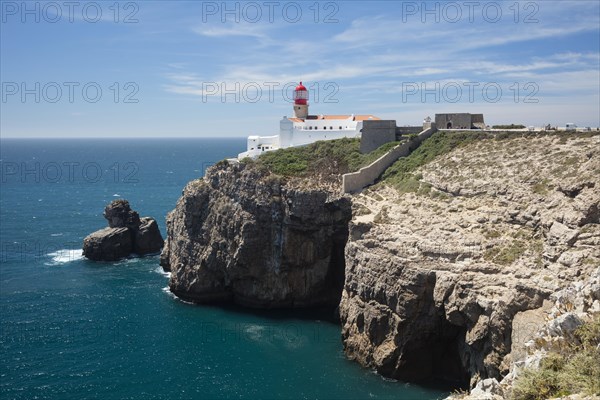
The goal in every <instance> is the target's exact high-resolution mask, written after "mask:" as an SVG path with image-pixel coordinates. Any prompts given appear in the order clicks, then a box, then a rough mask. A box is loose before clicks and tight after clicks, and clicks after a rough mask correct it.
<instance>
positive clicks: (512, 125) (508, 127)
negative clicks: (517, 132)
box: [492, 124, 526, 129]
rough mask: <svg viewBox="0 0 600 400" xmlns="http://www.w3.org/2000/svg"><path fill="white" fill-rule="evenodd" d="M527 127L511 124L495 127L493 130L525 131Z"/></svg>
mask: <svg viewBox="0 0 600 400" xmlns="http://www.w3.org/2000/svg"><path fill="white" fill-rule="evenodd" d="M525 128H526V126H525V125H521V124H510V125H494V126H492V129H525Z"/></svg>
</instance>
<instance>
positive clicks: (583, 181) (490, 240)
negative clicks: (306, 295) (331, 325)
mask: <svg viewBox="0 0 600 400" xmlns="http://www.w3.org/2000/svg"><path fill="white" fill-rule="evenodd" d="M598 148H600V136H595V137H587V138H573V139H570V140H567V141H564V140H561V139H560V138H558V137H552V136H542V137H539V138H517V139H510V140H504V141H502V140H483V141H480V142H476V143H472V144H470V145H467V146H462V147H459V148H457V149H455V150H454V151H452V152H450V153H449V154H446V155H444V156H442V157H439V158H438V159H436V160H435V161H433V162H431V163H429V164H427V165H425V166H424V167H421V168H420V169H419V170H418V171H416V172H415V176H416V177H418V178H415V179H421V181H420V185H421V187H420V188H419V190H417V191H416V192H413V193H399V192H397V191H396V190H394V189H392V188H390V187H386V186H385V185H379V186H378V187H376V188H374V189H372V190H369V191H366V192H364V193H363V194H361V195H358V196H356V197H355V198H354V199H353V200H354V201H353V211H354V214H355V216H354V218H353V220H352V224H351V229H350V238H349V242H348V244H347V246H346V281H345V285H344V290H343V293H342V300H341V303H340V315H341V322H342V337H343V343H344V349H345V351H346V353H347V355H348V356H349V357H350V358H352V359H355V360H357V361H358V362H360V363H361V364H363V365H364V366H367V367H371V368H375V369H376V370H377V371H378V372H380V373H381V374H383V375H385V376H389V377H394V378H399V379H408V380H413V379H421V378H426V377H428V376H431V375H432V374H434V375H438V376H443V377H447V378H449V379H455V380H457V381H459V382H462V383H463V385H465V386H467V385H468V384H469V383H470V384H471V385H472V386H473V385H475V383H476V382H478V381H479V380H484V379H486V378H490V379H496V380H498V381H499V380H500V379H501V378H502V377H503V376H505V375H506V374H507V373H508V372H509V370H510V369H511V366H512V364H513V362H514V359H513V355H512V354H511V349H512V347H513V346H512V345H513V338H512V335H511V333H512V332H513V330H514V321H515V316H517V315H520V313H523V312H527V311H528V310H535V309H540V308H541V307H542V306H543V305H544V301H545V300H548V299H549V298H550V297H551V295H552V294H553V293H556V292H557V291H559V290H561V289H563V288H565V287H566V286H568V285H570V284H573V283H574V282H578V281H581V280H584V279H586V277H589V276H591V274H592V273H593V271H594V270H595V269H596V268H597V267H598V266H599V265H600V225H599V222H600V220H599V213H598V205H599V202H600V159H599V158H598V153H597V149H598ZM539 321H543V318H541V320H540V319H538V322H539ZM530 323H532V324H535V320H531V321H530ZM484 383H485V384H484ZM480 386H484V387H486V388H488V389H489V390H491V391H493V388H492V386H494V385H492V384H491V383H490V381H486V382H483V383H482V384H481V385H480Z"/></svg>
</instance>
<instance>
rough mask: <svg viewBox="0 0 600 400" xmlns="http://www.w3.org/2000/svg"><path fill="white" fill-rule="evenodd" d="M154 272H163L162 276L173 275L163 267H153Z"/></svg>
mask: <svg viewBox="0 0 600 400" xmlns="http://www.w3.org/2000/svg"><path fill="white" fill-rule="evenodd" d="M153 271H154V272H156V273H157V274H161V275H162V276H166V277H167V278H170V277H171V273H170V272H167V271H165V270H164V269H163V268H162V267H156V268H154V269H153Z"/></svg>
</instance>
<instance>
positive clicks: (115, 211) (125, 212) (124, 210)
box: [103, 199, 141, 229]
mask: <svg viewBox="0 0 600 400" xmlns="http://www.w3.org/2000/svg"><path fill="white" fill-rule="evenodd" d="M103 215H104V218H106V220H107V221H108V226H109V227H110V228H124V227H127V228H130V229H138V227H139V226H140V223H141V222H140V216H139V214H138V213H137V212H136V211H133V210H132V209H131V207H130V206H129V202H128V201H127V200H124V199H119V200H114V201H112V202H111V203H110V204H109V205H107V206H106V208H105V209H104V214H103Z"/></svg>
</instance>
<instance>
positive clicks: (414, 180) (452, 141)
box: [382, 131, 491, 193]
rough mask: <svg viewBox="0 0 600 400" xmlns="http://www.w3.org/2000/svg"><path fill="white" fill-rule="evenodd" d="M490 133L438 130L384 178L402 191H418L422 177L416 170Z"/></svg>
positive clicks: (385, 174) (488, 135)
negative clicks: (415, 173)
mask: <svg viewBox="0 0 600 400" xmlns="http://www.w3.org/2000/svg"><path fill="white" fill-rule="evenodd" d="M490 137H491V135H490V134H486V133H484V132H481V131H475V132H462V131H461V132H436V133H434V134H433V136H431V137H430V138H429V139H427V140H425V141H424V142H423V143H422V144H421V146H419V148H417V149H416V150H415V151H413V152H412V153H411V154H410V155H409V156H408V157H403V158H401V159H399V160H398V161H396V162H395V163H394V164H393V165H392V166H391V167H390V168H388V169H387V171H385V173H384V174H383V177H382V180H383V181H385V182H386V183H388V184H390V185H391V186H393V187H395V188H396V189H398V190H399V191H400V192H403V193H406V192H416V191H418V190H419V187H420V186H421V185H420V182H419V181H420V179H419V177H417V176H415V175H414V171H415V170H416V169H417V168H419V167H421V166H423V165H425V164H427V163H428V162H430V161H432V160H434V159H435V158H436V157H438V156H440V155H443V154H446V153H449V152H450V151H451V150H453V149H454V148H456V147H458V146H461V145H465V144H466V143H470V142H473V141H475V140H479V139H484V138H490Z"/></svg>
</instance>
